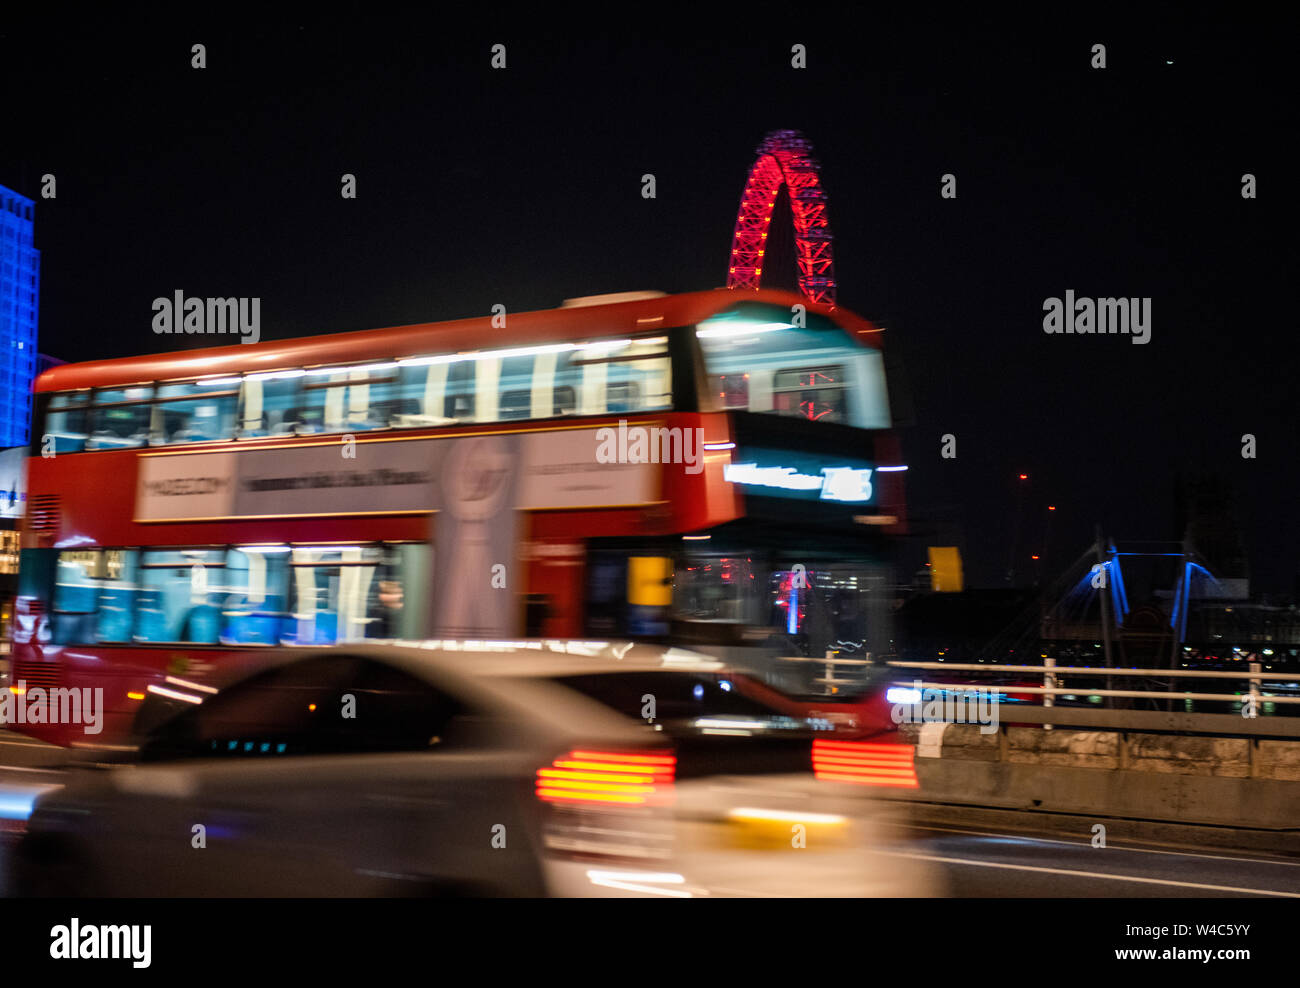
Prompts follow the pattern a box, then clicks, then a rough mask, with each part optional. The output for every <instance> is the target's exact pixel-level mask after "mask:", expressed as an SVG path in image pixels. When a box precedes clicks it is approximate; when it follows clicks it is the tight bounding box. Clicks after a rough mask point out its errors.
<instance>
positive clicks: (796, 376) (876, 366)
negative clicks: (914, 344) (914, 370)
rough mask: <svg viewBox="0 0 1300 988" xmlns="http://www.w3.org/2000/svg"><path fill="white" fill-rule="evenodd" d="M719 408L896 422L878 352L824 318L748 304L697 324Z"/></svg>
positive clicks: (877, 425) (870, 424) (863, 423)
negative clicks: (890, 409) (892, 419)
mask: <svg viewBox="0 0 1300 988" xmlns="http://www.w3.org/2000/svg"><path fill="white" fill-rule="evenodd" d="M695 335H696V338H697V339H698V341H699V345H700V351H701V353H702V354H703V357H704V365H705V373H706V374H707V376H708V383H709V391H710V394H708V395H707V396H706V397H707V398H708V399H709V403H710V404H711V406H712V407H713V408H716V409H730V408H743V409H746V410H748V411H751V412H766V413H769V414H776V415H788V416H792V417H793V416H797V417H800V418H804V419H807V420H809V421H812V422H839V423H844V424H847V425H854V426H857V427H859V428H866V429H881V428H888V427H889V424H890V415H889V402H888V396H887V394H886V391H885V372H884V362H883V359H882V358H881V354H880V351H879V350H877V349H874V348H872V347H869V346H864V345H862V344H861V343H859V342H858V340H857V339H855V338H854V337H853V336H852V335H851V334H850V333H848V332H847V331H846V330H844V329H843V328H841V327H840V326H838V325H836V324H835V323H834V322H833V321H832V320H830V319H828V318H826V317H825V316H821V315H817V314H815V313H805V314H803V315H802V316H801V317H800V318H799V319H797V320H796V319H795V318H794V316H793V314H792V312H791V310H790V309H788V308H784V307H782V306H777V305H771V304H768V303H759V302H742V303H740V304H738V305H736V306H734V307H732V308H731V309H728V310H727V311H726V312H722V313H719V314H718V315H716V316H714V317H712V318H710V319H706V320H704V321H703V322H701V323H700V324H699V325H698V326H697V327H696V330H695Z"/></svg>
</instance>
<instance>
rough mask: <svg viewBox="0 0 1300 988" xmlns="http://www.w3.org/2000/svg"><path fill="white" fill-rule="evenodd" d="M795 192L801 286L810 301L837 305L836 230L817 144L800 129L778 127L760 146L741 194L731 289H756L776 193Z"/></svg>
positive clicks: (729, 269)
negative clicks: (833, 243) (828, 212)
mask: <svg viewBox="0 0 1300 988" xmlns="http://www.w3.org/2000/svg"><path fill="white" fill-rule="evenodd" d="M782 185H784V186H785V187H786V188H787V189H788V190H789V192H790V208H791V212H793V213H794V235H795V243H796V250H797V261H798V265H799V290H800V291H801V292H803V293H804V295H806V296H807V297H808V298H809V300H810V301H813V302H824V303H826V304H827V305H834V304H835V270H834V264H833V262H832V259H831V228H830V223H829V221H828V220H827V219H826V190H825V189H823V188H822V184H821V177H820V176H819V174H818V171H817V160H816V159H815V158H814V157H813V156H812V144H811V143H809V141H808V139H807V138H805V137H804V136H803V135H802V134H801V133H799V131H797V130H774V131H772V133H770V134H768V135H767V136H766V137H764V138H763V143H762V144H760V145H759V146H758V158H757V160H756V161H755V162H754V165H753V167H752V168H750V170H749V180H748V181H747V182H746V183H745V191H744V193H743V194H742V195H741V197H740V212H739V213H737V214H736V234H735V236H734V237H733V238H732V241H731V261H730V263H729V264H728V266H727V287H728V288H746V289H750V290H756V289H757V288H758V287H759V285H760V283H761V282H762V278H763V255H764V254H765V253H766V252H767V234H768V226H770V225H771V222H772V208H773V207H774V206H775V205H776V197H777V193H778V192H780V191H781V186H782Z"/></svg>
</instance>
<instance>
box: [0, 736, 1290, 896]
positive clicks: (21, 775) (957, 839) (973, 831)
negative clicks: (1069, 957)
mask: <svg viewBox="0 0 1300 988" xmlns="http://www.w3.org/2000/svg"><path fill="white" fill-rule="evenodd" d="M64 757H65V755H64V753H63V751H62V750H60V749H57V748H51V747H50V746H48V745H42V744H39V743H36V742H33V741H31V740H30V739H28V738H25V737H23V736H21V735H17V734H13V733H11V732H6V731H0V806H4V805H7V804H8V805H12V804H13V803H15V802H19V801H21V800H22V799H24V798H26V796H27V794H30V793H31V792H32V791H33V789H34V788H35V787H39V786H42V785H50V784H58V783H59V781H60V780H61V779H62V777H63V771H62V770H61V769H60V768H58V764H59V763H60V762H61V761H63V759H64ZM890 834H891V841H890V846H889V848H888V853H890V854H895V855H899V856H900V857H903V858H906V859H912V860H915V861H917V862H918V864H920V863H922V862H924V863H925V864H927V865H928V866H930V867H933V868H935V869H937V870H938V872H939V873H940V874H941V875H942V877H943V881H944V884H945V885H946V893H947V894H948V895H949V896H952V897H957V898H967V897H978V898H989V897H991V898H1002V897H1028V898H1058V897H1069V898H1075V897H1078V898H1090V897H1100V898H1148V897H1150V898H1168V897H1191V898H1196V897H1242V896H1266V897H1290V898H1300V859H1298V858H1289V857H1286V856H1283V855H1273V854H1269V853H1266V852H1257V851H1242V852H1237V851H1231V850H1223V849H1220V848H1197V847H1192V846H1185V845H1169V844H1152V843H1142V842H1137V841H1132V840H1123V841H1116V842H1108V846H1106V847H1104V848H1101V847H1094V846H1093V845H1092V839H1091V834H1090V833H1081V834H1071V833H1065V832H1060V831H1052V830H1047V829H1037V830H1036V829H1031V828H1028V827H1009V826H1004V825H999V826H996V827H978V826H964V825H962V824H960V823H943V824H939V823H935V824H930V823H917V822H913V821H907V822H902V821H900V822H899V823H898V824H897V825H895V826H893V827H891V828H890ZM11 851H12V840H11V838H9V837H8V836H6V835H5V834H4V833H3V832H0V896H4V895H7V894H8V880H9V876H8V858H9V855H10V853H11ZM810 894H815V892H812V890H810Z"/></svg>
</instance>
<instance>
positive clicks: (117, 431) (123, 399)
mask: <svg viewBox="0 0 1300 988" xmlns="http://www.w3.org/2000/svg"><path fill="white" fill-rule="evenodd" d="M152 397H153V387H152V386H140V387H131V388H113V389H106V390H103V391H96V392H95V396H94V400H93V402H92V404H91V409H90V435H89V438H88V439H87V440H86V449H129V448H131V447H134V446H143V445H145V443H147V442H148V441H149V422H150V418H151V407H150V404H149V401H150V399H151V398H152Z"/></svg>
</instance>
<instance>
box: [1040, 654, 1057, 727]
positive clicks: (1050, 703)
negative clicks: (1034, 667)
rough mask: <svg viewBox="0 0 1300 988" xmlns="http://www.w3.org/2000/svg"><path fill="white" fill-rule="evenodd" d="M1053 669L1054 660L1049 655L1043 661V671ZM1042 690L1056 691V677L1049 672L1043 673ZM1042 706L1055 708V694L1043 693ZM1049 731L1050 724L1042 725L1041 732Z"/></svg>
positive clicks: (1054, 666) (1054, 665)
mask: <svg viewBox="0 0 1300 988" xmlns="http://www.w3.org/2000/svg"><path fill="white" fill-rule="evenodd" d="M1054 668H1056V659H1054V658H1052V657H1051V656H1050V655H1049V656H1048V657H1047V658H1045V659H1043V669H1044V670H1051V669H1054ZM1043 689H1045V690H1054V689H1056V676H1055V675H1053V674H1052V673H1051V672H1050V671H1045V672H1044V673H1043ZM1043 706H1044V707H1054V706H1056V694H1055V693H1044V694H1043ZM1051 729H1052V725H1051V724H1044V725H1043V730H1045V731H1050V730H1051Z"/></svg>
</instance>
